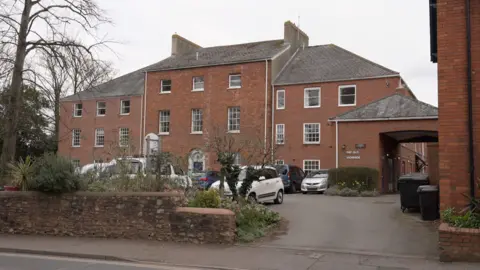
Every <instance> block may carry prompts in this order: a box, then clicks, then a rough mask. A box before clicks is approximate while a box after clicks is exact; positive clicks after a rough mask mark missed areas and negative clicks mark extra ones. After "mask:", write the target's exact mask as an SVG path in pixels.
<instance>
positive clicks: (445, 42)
mask: <svg viewBox="0 0 480 270" xmlns="http://www.w3.org/2000/svg"><path fill="white" fill-rule="evenodd" d="M430 11H431V13H430V15H431V17H430V22H431V48H432V61H433V62H436V63H438V105H439V109H440V115H439V116H440V119H439V128H438V131H439V146H438V148H439V165H440V205H441V208H442V209H445V208H448V207H456V208H460V209H461V208H463V207H465V206H466V205H467V204H468V201H467V199H466V198H465V196H464V195H463V194H469V195H470V196H474V195H475V193H476V194H477V196H478V195H479V194H480V192H479V190H478V189H476V186H475V181H477V179H478V177H479V176H480V175H479V173H478V170H477V168H479V166H480V160H479V159H478V156H479V153H480V152H479V151H480V148H479V145H480V137H479V135H478V134H479V133H478V131H479V130H480V126H478V125H477V124H476V123H478V121H477V120H480V110H479V109H480V107H479V106H480V96H479V95H478V94H476V93H477V91H478V90H479V87H480V74H479V73H478V72H476V70H477V69H479V68H480V16H479V14H480V2H479V1H465V0H449V1H447V0H430Z"/></svg>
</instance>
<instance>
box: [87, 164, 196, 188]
mask: <svg viewBox="0 0 480 270" xmlns="http://www.w3.org/2000/svg"><path fill="white" fill-rule="evenodd" d="M119 162H123V163H124V164H125V165H124V166H125V169H126V175H127V177H130V178H132V179H133V178H135V177H136V176H137V174H138V173H141V174H143V175H146V174H147V172H146V167H147V161H146V159H145V158H133V157H132V158H130V157H128V158H119V159H114V160H112V161H110V162H109V163H97V164H87V165H85V166H83V167H82V169H81V170H80V173H81V174H85V173H87V172H89V171H92V170H96V171H97V174H98V175H99V174H100V173H106V174H108V175H109V176H110V177H118V175H119V173H120V172H119V170H120V168H119V166H118V163H119ZM160 174H161V175H162V176H167V177H168V178H169V179H171V180H173V182H175V183H177V184H178V185H179V186H181V187H184V188H186V187H191V186H192V180H191V179H190V177H188V176H187V175H186V174H185V173H184V172H183V170H182V169H180V168H178V167H175V166H173V165H172V164H165V165H164V166H163V167H162V170H161V172H160Z"/></svg>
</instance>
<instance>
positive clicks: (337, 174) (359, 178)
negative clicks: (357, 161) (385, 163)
mask: <svg viewBox="0 0 480 270" xmlns="http://www.w3.org/2000/svg"><path fill="white" fill-rule="evenodd" d="M378 176H379V172H378V170H377V169H373V168H368V167H342V168H336V169H330V170H329V171H328V185H329V186H330V187H332V186H338V187H339V188H340V189H342V188H350V189H355V190H358V191H364V190H374V189H376V188H377V183H378Z"/></svg>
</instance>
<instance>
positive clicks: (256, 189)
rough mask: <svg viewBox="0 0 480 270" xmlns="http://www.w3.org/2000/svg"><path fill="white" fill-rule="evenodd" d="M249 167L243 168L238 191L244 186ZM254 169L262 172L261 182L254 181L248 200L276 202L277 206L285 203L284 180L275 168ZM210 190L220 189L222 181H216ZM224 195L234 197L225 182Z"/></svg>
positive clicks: (257, 167)
mask: <svg viewBox="0 0 480 270" xmlns="http://www.w3.org/2000/svg"><path fill="white" fill-rule="evenodd" d="M247 168H248V167H247V166H244V167H242V170H241V172H240V175H239V176H238V183H237V190H239V189H240V187H241V186H242V183H243V180H244V179H245V177H246V175H247ZM254 169H256V170H262V173H261V175H262V176H260V180H259V181H253V183H252V188H251V189H250V191H249V192H248V194H247V199H248V200H250V201H254V202H262V203H263V202H270V201H271V202H274V203H276V204H281V203H283V194H284V187H283V182H282V179H281V178H280V177H279V176H278V174H277V171H276V170H275V168H274V167H270V166H265V167H263V168H262V167H260V166H255V167H254ZM210 188H214V189H220V181H216V182H215V183H213V184H212V186H211V187H210ZM224 192H225V193H224V194H225V195H226V196H232V191H231V190H230V188H229V187H228V184H227V182H226V181H225V182H224Z"/></svg>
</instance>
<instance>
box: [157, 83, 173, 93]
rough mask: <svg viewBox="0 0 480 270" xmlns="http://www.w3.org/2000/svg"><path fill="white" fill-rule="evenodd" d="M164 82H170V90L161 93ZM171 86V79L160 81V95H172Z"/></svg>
mask: <svg viewBox="0 0 480 270" xmlns="http://www.w3.org/2000/svg"><path fill="white" fill-rule="evenodd" d="M165 81H170V90H169V91H163V86H164V85H163V82H165ZM172 84H173V83H172V80H171V79H162V80H161V81H160V94H170V93H172Z"/></svg>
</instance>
